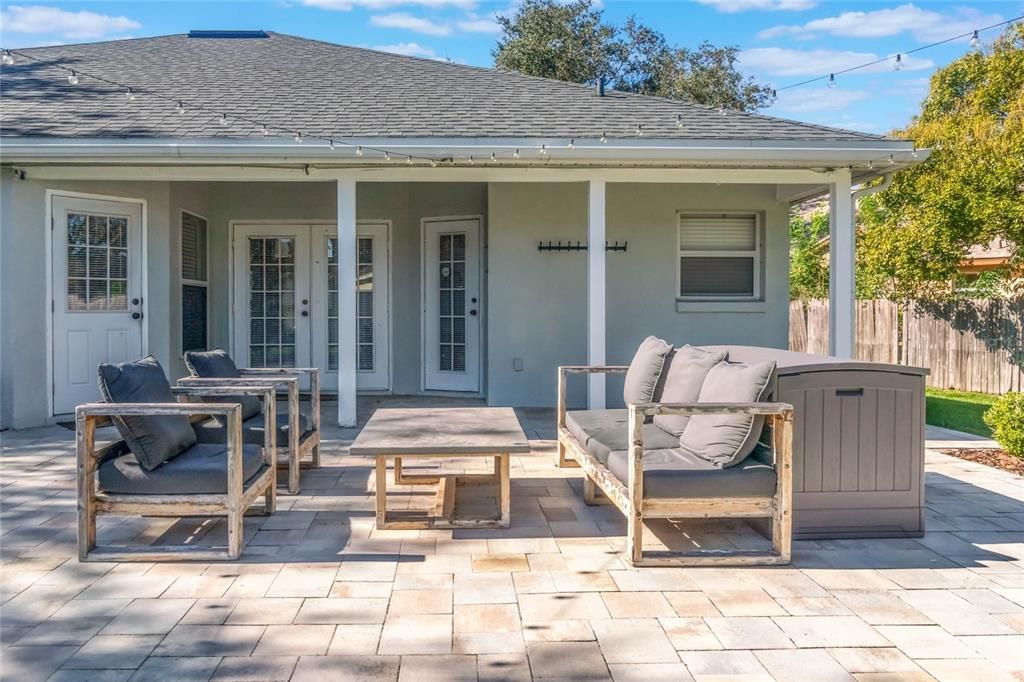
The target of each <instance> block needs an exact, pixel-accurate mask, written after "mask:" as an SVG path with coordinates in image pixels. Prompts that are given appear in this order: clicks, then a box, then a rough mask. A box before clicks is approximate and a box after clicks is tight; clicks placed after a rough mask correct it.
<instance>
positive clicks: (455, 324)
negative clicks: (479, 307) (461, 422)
mask: <svg viewBox="0 0 1024 682" xmlns="http://www.w3.org/2000/svg"><path fill="white" fill-rule="evenodd" d="M438 239H439V240H440V241H439V244H438V246H439V249H438V258H439V262H438V297H439V301H438V314H439V316H440V320H439V321H440V324H439V325H438V344H439V348H440V352H439V353H438V370H440V371H442V372H465V371H466V316H465V315H466V305H465V302H466V235H465V233H454V234H442V235H439V236H438Z"/></svg>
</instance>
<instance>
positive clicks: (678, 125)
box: [676, 114, 683, 128]
mask: <svg viewBox="0 0 1024 682" xmlns="http://www.w3.org/2000/svg"><path fill="white" fill-rule="evenodd" d="M682 127H683V115H682V114H676V128H682Z"/></svg>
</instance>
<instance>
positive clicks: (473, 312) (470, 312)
mask: <svg viewBox="0 0 1024 682" xmlns="http://www.w3.org/2000/svg"><path fill="white" fill-rule="evenodd" d="M469 314H470V315H473V316H474V317H475V316H476V310H475V309H474V310H470V311H469Z"/></svg>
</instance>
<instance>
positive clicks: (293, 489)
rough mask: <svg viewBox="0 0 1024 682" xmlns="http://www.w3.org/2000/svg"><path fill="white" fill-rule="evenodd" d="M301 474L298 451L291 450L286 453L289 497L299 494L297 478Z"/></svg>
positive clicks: (296, 449) (295, 449)
mask: <svg viewBox="0 0 1024 682" xmlns="http://www.w3.org/2000/svg"><path fill="white" fill-rule="evenodd" d="M301 472H302V465H301V463H300V462H299V449H298V448H292V449H291V450H290V451H289V452H288V493H289V494H291V495H298V494H299V489H300V484H299V476H300V475H301Z"/></svg>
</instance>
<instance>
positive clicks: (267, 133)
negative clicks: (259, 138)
mask: <svg viewBox="0 0 1024 682" xmlns="http://www.w3.org/2000/svg"><path fill="white" fill-rule="evenodd" d="M263 137H270V128H268V127H267V126H266V124H264V125H263Z"/></svg>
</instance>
